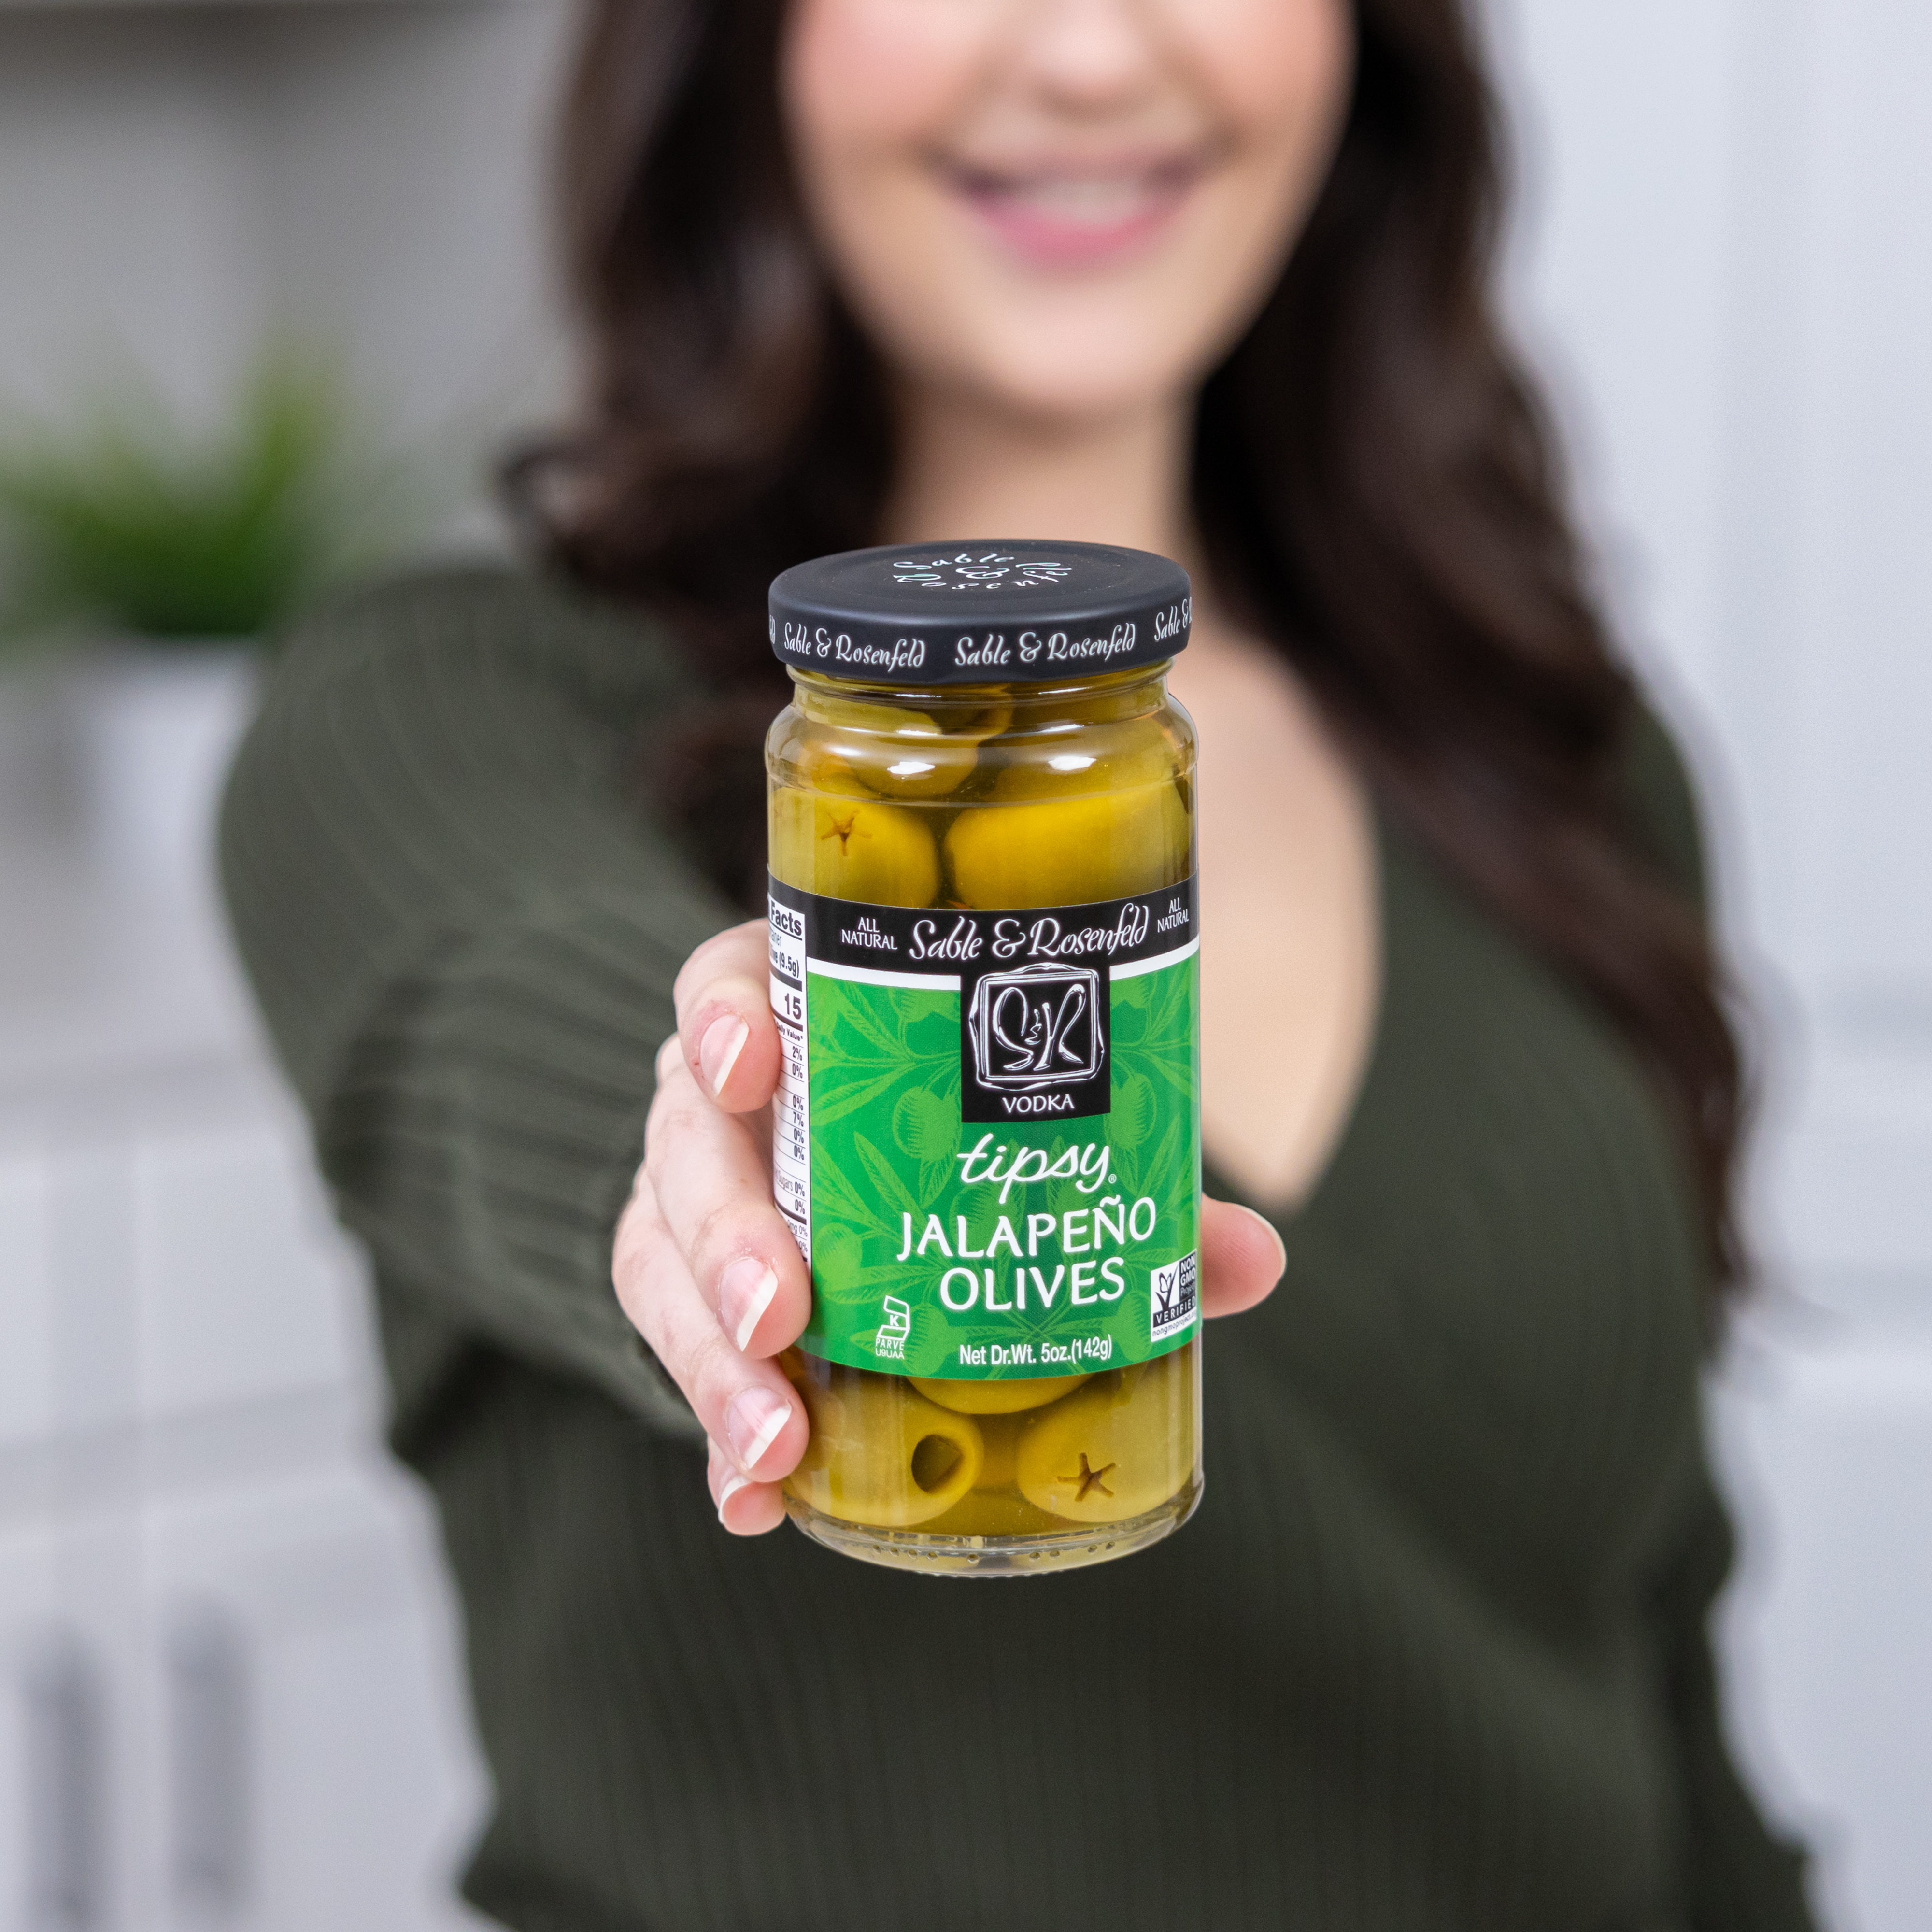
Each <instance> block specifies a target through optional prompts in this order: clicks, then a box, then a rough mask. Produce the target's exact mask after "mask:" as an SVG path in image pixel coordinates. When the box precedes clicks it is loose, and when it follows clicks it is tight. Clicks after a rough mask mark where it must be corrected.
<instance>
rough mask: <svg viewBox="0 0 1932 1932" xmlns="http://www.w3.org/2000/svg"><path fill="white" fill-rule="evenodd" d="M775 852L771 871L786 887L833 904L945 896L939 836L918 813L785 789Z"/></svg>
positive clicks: (920, 901)
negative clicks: (937, 845)
mask: <svg viewBox="0 0 1932 1932" xmlns="http://www.w3.org/2000/svg"><path fill="white" fill-rule="evenodd" d="M840 769H843V768H842V767H841V768H840ZM814 776H817V774H814ZM771 851H772V871H774V872H775V873H776V874H777V875H778V877H780V878H781V879H782V880H784V882H785V883H786V884H787V885H790V886H797V887H798V888H799V889H800V890H801V891H804V892H822V893H823V894H824V895H826V897H827V898H840V899H857V900H859V901H862V903H864V904H870V905H906V906H923V905H930V904H932V901H933V900H934V898H935V897H936V896H937V895H938V891H939V855H938V851H937V850H935V847H934V845H933V841H932V833H931V832H929V831H927V829H926V827H925V826H924V825H923V824H922V823H921V822H920V820H919V817H918V815H917V814H916V812H913V811H908V810H907V809H906V808H904V807H903V806H901V805H885V804H882V803H881V802H880V801H879V800H877V799H872V798H867V797H863V796H860V797H856V798H855V797H853V796H850V795H849V794H846V795H841V794H839V793H833V792H830V791H801V790H797V789H796V788H795V787H792V786H789V785H784V786H780V787H777V788H776V789H775V790H773V792H772V810H771Z"/></svg>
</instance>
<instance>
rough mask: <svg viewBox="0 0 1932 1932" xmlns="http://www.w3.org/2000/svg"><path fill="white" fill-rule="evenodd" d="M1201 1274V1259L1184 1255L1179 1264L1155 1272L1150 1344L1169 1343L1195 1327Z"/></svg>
mask: <svg viewBox="0 0 1932 1932" xmlns="http://www.w3.org/2000/svg"><path fill="white" fill-rule="evenodd" d="M1197 1274H1199V1256H1198V1255H1183V1256H1181V1259H1180V1260H1178V1262H1169V1263H1168V1265H1166V1268H1156V1269H1154V1271H1152V1274H1151V1277H1150V1279H1149V1281H1148V1328H1149V1334H1150V1339H1151V1340H1154V1341H1156V1342H1165V1341H1166V1340H1167V1339H1168V1337H1169V1336H1171V1335H1178V1334H1180V1333H1181V1331H1182V1330H1184V1329H1185V1328H1192V1327H1193V1325H1194V1304H1195V1299H1196V1298H1195V1291H1194V1284H1195V1278H1196V1275H1197Z"/></svg>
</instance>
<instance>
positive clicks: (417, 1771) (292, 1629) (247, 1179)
mask: <svg viewBox="0 0 1932 1932" xmlns="http://www.w3.org/2000/svg"><path fill="white" fill-rule="evenodd" d="M4 702H5V691H4V685H0V704H4ZM0 901H4V902H5V903H6V904H7V906H8V907H9V913H10V916H9V918H8V919H7V922H5V926H4V927H0V1932H175V1928H181V1932H193V1928H197V1927H206V1928H208V1929H209V1932H214V1928H216V1927H220V1928H222V1932H309V1928H314V1932H340V1928H344V1927H355V1928H358V1932H362V1928H368V1932H447V1929H448V1928H452V1927H458V1926H460V1925H463V1924H475V1923H477V1922H478V1921H476V1920H475V1918H474V1916H473V1915H471V1914H469V1913H468V1912H466V1911H465V1910H464V1909H463V1908H462V1907H461V1906H460V1905H459V1904H458V1903H456V1902H455V1899H454V1897H453V1895H452V1881H453V1876H454V1874H455V1871H456V1870H457V1869H458V1867H459V1866H460V1863H461V1861H462V1858H463V1852H464V1849H465V1847H466V1843H467V1842H468V1841H469V1838H471V1837H472V1835H473V1833H474V1832H475V1829H476V1825H477V1821H478V1816H479V1814H480V1811H481V1806H482V1802H483V1798H484V1780H483V1776H482V1773H481V1769H480V1767H479V1766H478V1762H477V1760H476V1757H475V1751H474V1748H473V1745H472V1742H471V1740H470V1738H469V1733H468V1729H467V1720H466V1709H465V1703H464V1699H463V1692H462V1689H461V1685H460V1672H459V1669H458V1641H457V1637H456V1630H455V1613H454V1610H453V1607H452V1604H451V1603H450V1601H449V1595H448V1591H447V1588H446V1583H445V1580H444V1578H443V1572H442V1569H441V1566H440V1560H439V1557H438V1554H437V1549H436V1547H435V1537H434V1528H433V1525H432V1522H431V1512H430V1511H429V1509H428V1505H427V1503H426V1502H425V1499H424V1498H423V1497H422V1495H421V1494H420V1493H419V1491H418V1490H417V1489H416V1487H415V1485H414V1484H413V1482H412V1481H410V1479H409V1478H407V1477H406V1476H405V1475H404V1474H403V1472H401V1471H400V1470H399V1469H397V1468H396V1467H395V1466H394V1465H392V1463H390V1462H389V1460H388V1458H387V1457H386V1454H384V1452H383V1448H382V1446H381V1444H380V1394H379V1388H380V1378H379V1376H378V1374H377V1365H376V1361H375V1355H374V1343H373V1335H372V1330H371V1322H370V1319H369V1310H368V1298H367V1294H366V1289H365V1282H364V1277H363V1271H362V1264H361V1262H360V1260H359V1257H358V1256H356V1254H355V1253H354V1252H353V1250H352V1249H351V1248H350V1245H349V1244H347V1241H345V1240H344V1238H343V1237H342V1236H341V1234H340V1232H338V1229H336V1227H335V1224H334V1222H333V1220H332V1217H331V1215H330V1214H329V1209H328V1206H327V1204H326V1201H325V1199H324V1198H323V1193H322V1191H321V1189H320V1184H319V1183H318V1182H317V1180H316V1178H315V1176H314V1169H313V1166H312V1163H311V1159H310V1157H309V1154H308V1147H307V1142H306V1138H305V1132H304V1130H303V1127H302V1123H301V1121H300V1118H299V1115H298V1114H297V1112H296V1109H295V1107H294V1106H293V1103H292V1102H291V1101H290V1099H289V1097H288V1096H287V1094H286V1092H285V1091H284V1089H283V1088H282V1086H281V1083H280V1082H279V1080H278V1079H277V1077H276V1076H275V1074H274V1073H273V1072H272V1070H271V1068H270V1067H269V1064H268V1061H267V1057H266V1054H265V1052H264V1051H263V1047H262V1046H261V1043H260V1041H259V1040H258V1038H257V1034H256V1033H255V1031H254V1021H253V1019H252V1016H251V1011H250V1008H249V1005H248V1001H247V998H246V996H245V992H244V991H243V989H242V987H241V986H240V983H239V980H238V978H237V977H236V972H235V969H234V968H233V965H232V963H231V962H229V959H228V958H227V956H226V950H225V946H224V944H223V941H222V938H221V936H220V929H219V926H218V924H217V921H216V919H215V917H214V913H213V910H212V907H211V902H210V901H209V898H208V895H206V894H205V892H177V893H175V894H173V895H161V896H158V897H156V896H149V897H147V898H142V897H140V896H139V895H127V894H125V893H124V892H118V891H113V890H110V889H107V887H106V886H105V885H104V883H103V882H102V881H101V879H100V878H99V877H98V875H97V874H95V872H93V871H91V870H90V868H89V865H88V864H87V863H86V856H85V853H84V851H83V850H82V849H81V848H80V847H69V846H68V845H65V844H63V843H62V838H61V836H60V834H59V832H58V828H57V827H49V828H46V829H44V835H43V836H42V835H35V836H34V837H31V838H28V837H23V835H20V834H18V833H16V835H15V836H14V838H13V840H12V841H11V842H9V841H7V839H6V838H5V836H4V834H3V833H0Z"/></svg>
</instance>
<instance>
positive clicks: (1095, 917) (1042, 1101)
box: [766, 543, 1202, 1575]
mask: <svg viewBox="0 0 1932 1932" xmlns="http://www.w3.org/2000/svg"><path fill="white" fill-rule="evenodd" d="M1191 614H1192V613H1191V603H1190V590H1189V586H1188V581H1187V575H1186V574H1185V572H1184V571H1182V570H1181V568H1179V566H1178V565H1175V564H1172V563H1170V562H1168V561H1167V560H1166V559H1163V558H1159V557H1154V556H1149V555H1148V554H1146V553H1143V552H1140V551H1136V550H1120V549H1116V548H1113V547H1108V546H1102V545H1094V544H1035V543H1023V544H1022V543H1008V544H943V545H933V546H926V545H922V546H916V547H910V548H893V549H884V550H862V551H856V552H849V553H845V554H844V555H842V556H835V557H829V558H823V559H819V560H818V561H817V562H814V563H811V564H807V565H801V566H799V568H796V569H794V570H792V571H787V572H786V573H785V574H784V575H783V576H781V577H779V578H778V580H777V581H776V582H775V583H774V584H773V586H772V604H771V616H772V643H773V646H774V648H775V649H776V651H777V652H778V655H779V656H780V657H781V659H783V661H784V662H785V663H786V664H787V667H789V668H790V672H791V674H792V678H793V684H794V686H795V689H794V693H793V701H792V703H790V706H788V707H787V709H785V710H784V712H781V714H780V715H779V716H778V719H777V720H776V721H775V723H774V724H773V725H772V730H771V734H770V736H769V739H768V741H767V745H766V769H767V772H768V773H769V780H770V791H769V802H770V820H769V826H770V874H771V885H770V892H771V898H770V913H771V959H772V1008H773V1011H774V1013H775V1015H776V1016H777V1018H778V1023H779V1033H780V1037H781V1040H782V1042H783V1043H784V1069H783V1074H782V1077H781V1084H780V1088H779V1091H778V1097H777V1100H776V1103H775V1109H774V1146H773V1185H774V1191H775V1195H776V1197H777V1199H778V1205H779V1206H780V1208H781V1209H782V1210H783V1211H784V1213H785V1214H786V1216H787V1220H789V1221H790V1224H791V1226H792V1228H793V1231H794V1232H795V1233H796V1235H797V1237H798V1240H799V1247H800V1249H801V1250H802V1252H803V1253H804V1254H805V1258H806V1259H807V1261H808V1263H809V1264H810V1266H811V1275H812V1285H813V1303H814V1305H813V1312H812V1316H811V1322H810V1325H809V1326H808V1328H807V1329H806V1331H805V1334H804V1336H803V1337H802V1339H801V1340H800V1342H799V1345H798V1346H797V1347H796V1348H795V1349H792V1350H790V1351H788V1352H787V1355H785V1357H784V1360H783V1362H782V1366H783V1367H784V1370H785V1373H787V1375H788V1376H790V1379H791V1380H792V1381H793V1383H794V1384H795V1385H796V1387H797V1388H798V1389H799V1392H800V1394H801V1395H802V1397H803V1400H804V1402H805V1406H806V1409H807V1410H808V1413H809V1415H810V1418H811V1442H810V1445H809V1446H808V1448H807V1450H806V1451H805V1457H804V1459H803V1460H802V1462H801V1463H799V1466H798V1468H797V1469H796V1472H794V1473H793V1475H792V1476H791V1477H790V1478H789V1479H788V1480H787V1482H786V1484H785V1491H786V1496H787V1508H788V1509H789V1511H790V1514H791V1516H792V1518H793V1521H794V1522H795V1523H797V1525H798V1526H799V1528H800V1529H802V1530H803V1531H804V1532H805V1534H806V1535H809V1536H811V1537H813V1538H816V1539H817V1541H820V1542H821V1543H823V1544H827V1545H829V1547H832V1548H833V1549H835V1550H842V1551H844V1552H845V1553H847V1554H848V1555H851V1556H858V1557H862V1558H864V1559H867V1560H868V1561H871V1562H881V1563H888V1564H893V1565H899V1566H901V1567H904V1568H914V1569H919V1570H925V1571H930V1572H933V1573H935V1574H965V1575H1001V1574H1006V1575H1012V1574H1037V1573H1040V1572H1043V1571H1052V1570H1055V1569H1067V1568H1073V1567H1076V1566H1077V1565H1082V1564H1086V1563H1092V1562H1100V1561H1103V1560H1105V1559H1108V1558H1111V1557H1115V1556H1124V1555H1127V1553H1130V1552H1131V1551H1133V1550H1139V1549H1143V1548H1145V1547H1147V1546H1148V1544H1151V1543H1154V1542H1156V1541H1158V1540H1159V1539H1160V1538H1162V1537H1163V1536H1166V1535H1168V1534H1169V1532H1171V1531H1172V1530H1174V1529H1177V1528H1178V1526H1180V1525H1181V1523H1184V1522H1185V1521H1186V1520H1187V1517H1188V1516H1189V1515H1190V1514H1191V1513H1192V1511H1193V1509H1194V1508H1195V1506H1196V1504H1197V1502H1199V1499H1200V1495H1201V1485H1202V1474H1201V1448H1200V1444H1201V1428H1200V1406H1201V1388H1200V1343H1199V1310H1198V1305H1197V1297H1196V1271H1197V1266H1198V1260H1197V1257H1198V1250H1199V1214H1200V1187H1201V1178H1200V1176H1201V1158H1200V1107H1199V1085H1200V1049H1199V959H1198V957H1197V951H1198V946H1197V940H1196V926H1197V913H1196V897H1195V886H1194V870H1195V840H1194V799H1195V790H1194V764H1195V741H1194V733H1193V726H1192V724H1191V723H1190V721H1189V719H1188V718H1187V714H1186V713H1185V712H1183V711H1182V710H1181V709H1180V707H1179V706H1178V705H1176V704H1175V703H1174V702H1173V700H1172V699H1170V698H1169V696H1168V694H1167V690H1166V669H1167V666H1168V664H1169V662H1170V661H1171V660H1172V658H1173V657H1174V655H1175V653H1176V652H1178V651H1179V650H1180V649H1182V648H1183V647H1184V646H1185V644H1186V642H1187V634H1188V628H1189V624H1190V618H1191Z"/></svg>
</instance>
